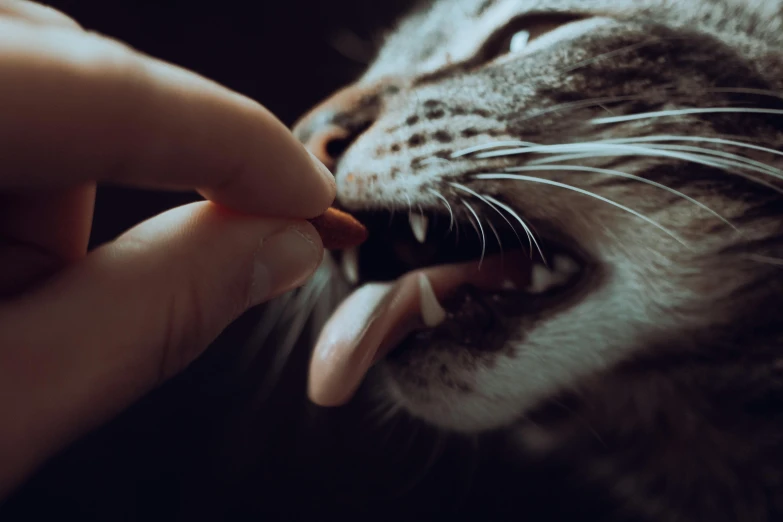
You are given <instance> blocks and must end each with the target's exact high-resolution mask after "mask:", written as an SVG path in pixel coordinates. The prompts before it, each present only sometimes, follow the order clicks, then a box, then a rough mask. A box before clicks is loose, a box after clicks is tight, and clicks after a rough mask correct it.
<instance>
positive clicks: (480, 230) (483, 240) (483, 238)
mask: <svg viewBox="0 0 783 522" xmlns="http://www.w3.org/2000/svg"><path fill="white" fill-rule="evenodd" d="M460 201H461V202H462V204H463V205H465V208H467V209H468V210H469V211H470V213H471V214H473V217H475V218H476V223H477V224H478V230H476V232H477V233H479V235H480V237H481V258H480V259H479V264H478V268H479V270H481V264H482V263H483V262H484V255H485V254H486V252H487V237H486V235H484V227H483V226H481V218H479V215H478V214H477V213H476V211H475V210H473V207H471V206H470V204H469V203H468V202H467V201H465V200H464V199H461V200H460Z"/></svg>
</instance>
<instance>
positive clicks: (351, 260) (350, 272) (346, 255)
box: [340, 248, 359, 285]
mask: <svg viewBox="0 0 783 522" xmlns="http://www.w3.org/2000/svg"><path fill="white" fill-rule="evenodd" d="M342 256H343V257H342V261H341V263H340V264H341V266H342V269H343V275H344V276H345V279H347V280H348V282H349V283H351V284H352V285H355V284H356V283H358V282H359V251H358V249H357V248H349V249H348V250H343V252H342Z"/></svg>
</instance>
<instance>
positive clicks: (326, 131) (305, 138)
mask: <svg viewBox="0 0 783 522" xmlns="http://www.w3.org/2000/svg"><path fill="white" fill-rule="evenodd" d="M379 105H380V100H379V95H378V87H377V86H373V87H358V86H350V87H346V88H344V89H342V90H340V91H338V92H336V93H335V94H334V95H332V96H331V97H329V98H327V99H326V100H325V101H324V102H322V103H321V104H319V105H317V106H316V107H315V108H313V109H312V110H310V112H308V113H307V114H306V115H305V116H304V117H302V119H301V120H300V121H299V122H298V123H297V124H296V125H295V126H294V135H295V136H296V137H297V138H298V139H299V141H301V142H302V143H304V145H305V147H307V149H308V150H309V151H310V152H312V153H313V154H314V155H315V156H316V157H317V158H318V159H319V160H321V162H322V163H323V164H324V165H326V167H327V168H329V169H332V168H334V166H335V165H336V164H337V160H338V159H340V156H342V154H343V152H345V150H346V149H347V148H348V147H350V146H351V144H352V143H353V142H354V141H355V140H356V138H357V137H358V136H359V135H360V134H362V133H363V132H364V131H365V130H367V128H368V127H370V125H372V124H373V123H374V122H375V119H376V118H377V116H378V110H379Z"/></svg>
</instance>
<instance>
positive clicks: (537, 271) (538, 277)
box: [527, 264, 560, 294]
mask: <svg viewBox="0 0 783 522" xmlns="http://www.w3.org/2000/svg"><path fill="white" fill-rule="evenodd" d="M558 282H560V278H558V277H557V276H556V275H555V274H554V273H552V272H551V271H549V270H548V269H547V268H546V267H545V266H543V265H539V264H535V265H533V270H532V273H531V274H530V286H528V287H527V291H528V292H529V293H531V294H543V293H544V292H546V291H547V290H548V289H549V288H550V287H552V286H554V285H556V284H557V283H558Z"/></svg>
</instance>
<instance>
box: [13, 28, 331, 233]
mask: <svg viewBox="0 0 783 522" xmlns="http://www.w3.org/2000/svg"><path fill="white" fill-rule="evenodd" d="M0 77H2V78H3V81H2V82H0V114H2V115H3V117H2V118H0V157H2V158H3V165H4V168H3V171H2V172H1V173H0V189H11V188H17V189H18V188H30V187H42V186H52V185H56V186H71V185H78V184H83V183H85V182H89V181H107V182H117V183H127V184H133V185H138V186H144V187H156V188H172V189H194V188H195V189H199V190H200V191H201V193H202V194H204V195H205V196H206V197H208V198H210V199H212V200H214V201H216V202H218V203H221V204H224V205H227V206H229V207H232V208H234V209H236V210H240V211H246V212H252V213H261V214H266V215H274V216H280V217H302V218H311V217H315V216H317V215H319V214H321V213H322V212H323V211H324V210H325V209H326V208H327V207H328V206H329V205H330V204H331V203H332V201H333V199H334V193H335V187H334V179H333V177H332V176H331V174H329V172H328V171H327V170H326V169H325V168H324V167H323V165H321V164H320V163H319V162H318V161H317V160H315V159H314V158H313V157H312V156H311V155H310V154H309V153H307V152H306V150H305V149H304V147H303V146H302V145H301V144H300V143H299V142H298V141H297V140H296V139H295V138H294V137H293V135H292V134H291V133H290V132H289V131H288V129H286V128H285V126H284V125H283V124H282V123H280V121H278V120H277V119H276V118H275V117H274V116H273V115H272V114H270V113H269V112H268V111H267V110H266V109H264V108H263V107H261V106H260V105H258V104H257V103H255V102H253V101H251V100H249V99H247V98H245V97H243V96H240V95H238V94H235V93H233V92H231V91H229V90H227V89H225V88H223V87H221V86H219V85H217V84H215V83H213V82H210V81H208V80H205V79H203V78H201V77H199V76H197V75H196V74H193V73H190V72H187V71H185V70H183V69H180V68H177V67H175V66H173V65H169V64H166V63H163V62H160V61H157V60H154V59H152V58H147V57H144V56H141V55H140V54H138V53H136V52H134V51H132V50H130V49H129V48H127V47H125V46H123V45H121V44H119V43H117V42H114V41H111V40H109V39H106V38H102V37H100V36H97V35H94V34H88V33H80V32H76V31H70V30H63V29H58V28H40V27H33V26H30V25H28V24H19V23H12V22H9V21H4V22H3V21H0Z"/></svg>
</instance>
